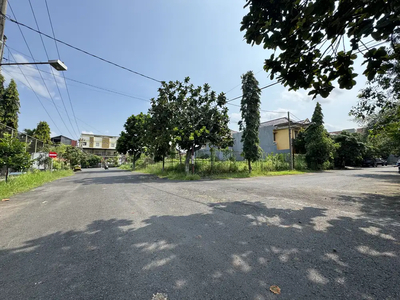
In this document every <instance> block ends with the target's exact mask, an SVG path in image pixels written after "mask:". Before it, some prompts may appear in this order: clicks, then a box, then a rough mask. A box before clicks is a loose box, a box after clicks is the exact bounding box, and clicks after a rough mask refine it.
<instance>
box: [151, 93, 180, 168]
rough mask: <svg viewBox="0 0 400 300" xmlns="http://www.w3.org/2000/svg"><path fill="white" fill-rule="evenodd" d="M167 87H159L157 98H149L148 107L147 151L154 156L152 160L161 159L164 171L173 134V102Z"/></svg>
mask: <svg viewBox="0 0 400 300" xmlns="http://www.w3.org/2000/svg"><path fill="white" fill-rule="evenodd" d="M170 100H171V99H169V94H168V93H167V89H165V88H160V89H159V96H158V98H157V99H154V98H153V99H151V108H150V109H149V115H150V116H151V118H150V119H149V124H148V125H149V128H148V136H147V137H148V141H147V144H148V146H149V151H150V152H151V153H152V154H153V156H154V161H156V162H157V161H162V170H163V171H164V164H165V157H167V156H168V155H169V154H170V152H171V144H172V140H173V134H174V130H173V129H174V126H173V124H172V118H173V102H171V101H170Z"/></svg>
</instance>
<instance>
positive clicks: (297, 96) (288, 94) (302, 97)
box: [281, 90, 312, 102]
mask: <svg viewBox="0 0 400 300" xmlns="http://www.w3.org/2000/svg"><path fill="white" fill-rule="evenodd" d="M281 98H282V99H283V100H290V101H294V102H310V101H311V100H312V97H310V96H308V95H307V93H306V92H304V91H289V90H284V91H283V92H282V93H281Z"/></svg>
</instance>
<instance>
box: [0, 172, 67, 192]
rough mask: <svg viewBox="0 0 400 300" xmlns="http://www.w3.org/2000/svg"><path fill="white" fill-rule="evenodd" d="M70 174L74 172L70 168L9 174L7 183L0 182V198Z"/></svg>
mask: <svg viewBox="0 0 400 300" xmlns="http://www.w3.org/2000/svg"><path fill="white" fill-rule="evenodd" d="M72 174H74V172H72V171H71V170H62V171H54V172H49V171H47V172H33V173H27V174H23V175H19V176H11V177H9V179H8V182H7V183H6V182H5V181H1V182H0V199H5V198H8V197H10V196H12V195H15V194H19V193H23V192H27V191H29V190H31V189H34V188H36V187H38V186H41V185H43V184H45V183H47V182H51V181H54V180H56V179H59V178H62V177H67V176H71V175H72Z"/></svg>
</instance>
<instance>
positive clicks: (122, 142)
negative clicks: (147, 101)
mask: <svg viewBox="0 0 400 300" xmlns="http://www.w3.org/2000/svg"><path fill="white" fill-rule="evenodd" d="M149 119H150V117H149V115H147V114H144V113H140V114H138V115H136V116H135V115H132V116H130V117H129V118H128V119H127V120H126V122H125V125H124V128H125V131H122V132H121V134H120V137H119V139H118V140H117V145H116V150H117V151H118V153H121V154H127V153H128V154H129V155H131V156H132V157H133V168H135V162H136V161H137V160H138V159H139V158H140V155H141V154H142V153H143V151H144V149H145V147H146V145H147V130H148V124H149Z"/></svg>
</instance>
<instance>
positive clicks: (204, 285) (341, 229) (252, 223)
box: [0, 197, 400, 299]
mask: <svg viewBox="0 0 400 300" xmlns="http://www.w3.org/2000/svg"><path fill="white" fill-rule="evenodd" d="M381 200H382V199H381ZM381 200H379V199H378V201H381ZM343 201H351V200H350V199H345V198H343ZM355 201H358V200H355ZM360 201H361V200H360ZM368 201H369V200H368V199H367V202H366V207H367V208H366V211H367V212H368V213H374V211H373V210H374V209H373V205H372V204H368V203H369V202H368ZM370 201H373V198H372V197H371V198H370ZM383 201H387V203H389V202H390V201H393V199H383ZM368 205H369V206H370V207H371V209H370V208H368ZM378 208H379V206H377V207H376V209H378ZM395 220H396V219H391V221H392V223H394V221H395ZM397 220H398V219H397ZM399 247H400V246H399V230H398V228H397V230H396V228H392V227H385V226H383V225H377V224H376V223H372V222H370V219H369V218H368V217H362V218H361V217H359V218H357V217H354V218H351V217H332V218H330V217H329V216H327V210H326V209H319V208H313V207H305V208H303V209H299V210H291V209H276V208H273V209H272V208H268V207H266V206H265V205H264V204H263V203H260V202H247V201H241V202H223V203H215V204H212V205H209V213H198V214H191V215H186V216H170V215H164V216H152V217H150V218H148V219H147V220H145V221H144V222H143V224H142V226H141V227H134V226H133V225H132V221H131V220H125V219H119V220H117V219H112V220H98V221H95V222H93V223H91V224H89V225H87V228H85V229H84V230H81V231H69V232H57V233H54V234H50V235H47V236H43V237H41V238H39V239H35V240H30V241H26V242H25V245H24V246H23V247H18V248H11V249H3V250H0V269H1V272H2V275H1V277H0V294H1V295H3V297H4V299H27V298H30V299H151V298H152V295H153V294H155V293H165V294H167V295H168V296H169V298H168V299H277V298H276V296H275V295H273V294H272V293H271V292H270V291H269V287H270V286H271V285H278V286H279V287H280V288H281V289H282V295H281V296H280V298H282V299H399V298H400V285H399V278H400V272H399V270H400V262H399Z"/></svg>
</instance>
